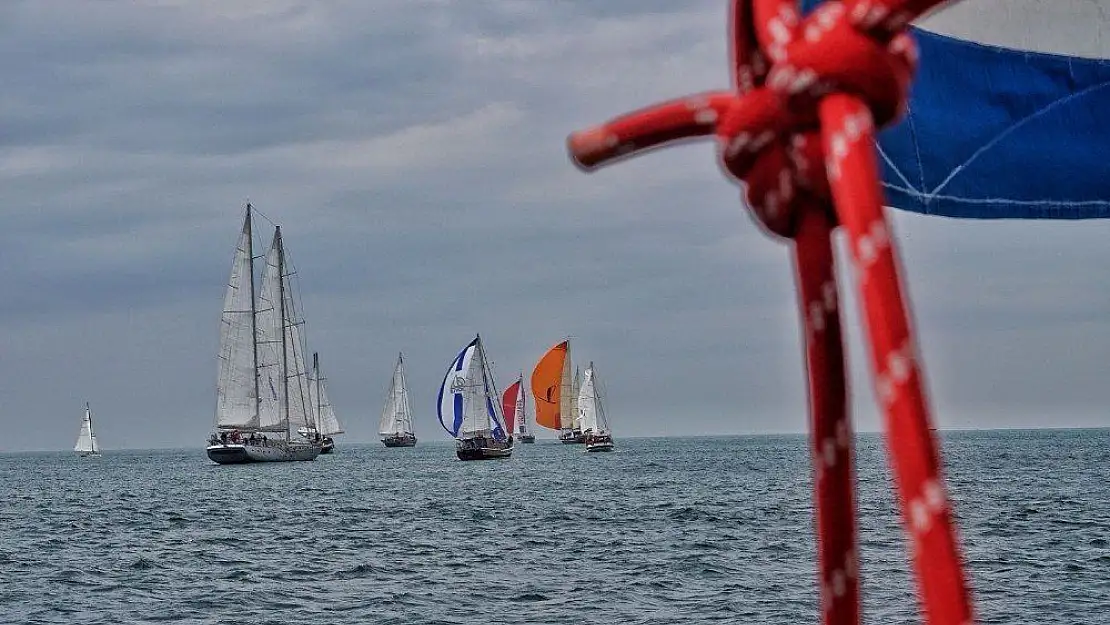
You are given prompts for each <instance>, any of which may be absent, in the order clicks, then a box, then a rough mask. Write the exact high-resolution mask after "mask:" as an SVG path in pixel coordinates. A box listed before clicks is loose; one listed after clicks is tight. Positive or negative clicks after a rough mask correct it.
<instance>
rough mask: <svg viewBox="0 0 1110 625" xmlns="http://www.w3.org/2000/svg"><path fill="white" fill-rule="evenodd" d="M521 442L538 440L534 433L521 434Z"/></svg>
mask: <svg viewBox="0 0 1110 625" xmlns="http://www.w3.org/2000/svg"><path fill="white" fill-rule="evenodd" d="M520 442H522V443H534V442H536V437H535V435H533V434H521V435H520Z"/></svg>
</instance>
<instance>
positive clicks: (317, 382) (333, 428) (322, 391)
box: [301, 352, 343, 454]
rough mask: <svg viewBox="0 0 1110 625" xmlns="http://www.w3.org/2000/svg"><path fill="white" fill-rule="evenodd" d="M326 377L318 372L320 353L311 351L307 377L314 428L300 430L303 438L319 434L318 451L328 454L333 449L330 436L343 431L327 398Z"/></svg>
mask: <svg viewBox="0 0 1110 625" xmlns="http://www.w3.org/2000/svg"><path fill="white" fill-rule="evenodd" d="M326 382H327V378H325V377H324V374H322V373H320V354H318V353H316V352H313V353H312V377H311V378H310V379H309V388H308V390H309V396H310V397H312V406H313V408H314V409H315V413H316V420H315V424H316V428H315V430H312V429H310V428H304V429H303V430H301V432H302V435H303V436H305V438H315V437H316V436H317V435H318V436H320V437H321V438H320V453H322V454H330V453H331V452H332V451H334V450H335V439H333V438H332V437H333V436H335V435H336V434H342V433H343V427H342V426H340V425H339V418H338V417H336V416H335V408H333V407H332V405H331V400H329V399H328V387H327V384H326Z"/></svg>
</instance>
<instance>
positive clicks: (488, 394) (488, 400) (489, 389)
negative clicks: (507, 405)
mask: <svg viewBox="0 0 1110 625" xmlns="http://www.w3.org/2000/svg"><path fill="white" fill-rule="evenodd" d="M477 360H478V366H479V367H480V370H479V373H480V375H481V380H482V388H481V389H480V392H481V395H482V409H481V410H477V411H475V412H476V413H477V414H483V415H484V417H483V418H479V422H480V423H481V426H482V427H483V428H484V430H481V431H485V432H490V433H491V434H492V435H493V437H494V438H495V439H497V440H505V439H506V438H508V436H509V434H511V432H506V431H505V415H504V414H503V413H502V409H501V394H500V393H498V392H497V384H496V383H495V382H494V380H493V370H492V369H491V367H490V364H489V360H487V359H486V349H485V347H483V346H482V341H481V339H480V338H479V340H478V359H477Z"/></svg>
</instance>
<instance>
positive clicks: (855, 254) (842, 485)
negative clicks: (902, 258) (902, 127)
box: [568, 0, 972, 625]
mask: <svg viewBox="0 0 1110 625" xmlns="http://www.w3.org/2000/svg"><path fill="white" fill-rule="evenodd" d="M942 2H943V0H843V1H834V2H826V3H825V4H823V5H821V6H820V7H818V8H817V9H816V10H815V11H813V12H812V13H811V14H810V15H808V16H806V17H805V18H804V19H803V18H802V16H801V15H800V13H799V11H798V7H797V5H796V2H795V0H733V2H732V24H731V71H732V78H733V89H731V90H728V91H712V92H706V93H701V94H697V95H693V96H688V97H685V98H680V99H677V100H672V101H669V102H664V103H661V104H657V105H655V106H651V107H648V108H645V109H641V110H639V111H636V112H633V113H630V114H627V115H624V116H621V117H618V118H616V119H614V120H611V121H609V122H607V123H605V124H603V125H601V126H598V127H595V128H591V129H588V130H583V131H581V132H576V133H573V134H572V135H571V136H570V137H569V138H568V148H569V151H570V154H571V157H572V159H573V161H574V162H575V164H576V165H578V166H579V167H580V168H582V169H584V170H587V171H589V170H592V169H594V168H596V167H598V166H601V165H604V164H608V163H611V162H613V161H616V160H618V159H620V158H623V157H627V156H633V155H637V154H640V153H642V152H644V151H645V150H648V149H652V148H656V147H660V146H663V145H666V144H669V143H672V142H674V141H678V140H682V139H688V138H694V137H709V136H712V137H714V138H715V139H716V144H717V153H718V158H719V160H720V164H721V167H722V169H723V170H724V171H725V172H726V173H727V174H728V175H730V176H732V177H733V178H735V179H736V180H738V181H742V182H743V183H744V187H745V190H746V194H747V202H746V204H747V206H748V208H749V210H750V211H751V212H752V214H753V216H754V218H755V220H756V222H757V223H758V224H759V225H760V226H761V227H763V228H764V229H765V230H766V231H768V232H769V233H771V234H773V235H775V236H778V237H782V238H784V239H786V240H790V241H792V242H793V250H794V266H795V278H796V281H797V285H798V294H799V307H800V312H801V317H802V320H803V327H804V332H805V345H806V364H807V372H808V378H809V403H810V429H811V432H812V436H811V444H812V459H813V467H814V473H815V489H814V490H815V494H814V498H815V508H816V525H817V534H818V561H819V564H818V566H819V583H820V589H821V593H820V596H821V614H822V620H823V622H825V623H827V624H829V625H852V624H855V623H858V622H859V619H860V608H859V582H858V573H859V553H858V547H857V540H856V505H855V486H854V481H853V478H854V468H853V459H852V446H851V441H852V437H853V431H852V426H851V422H850V420H849V417H848V409H847V381H846V376H845V358H844V347H843V339H842V332H841V322H840V312H839V305H838V302H837V283H836V275H835V266H834V255H833V248H832V240H831V237H832V233H833V231H834V229H835V228H836V227H837V226H838V225H839V226H843V227H844V230H845V231H846V232H847V234H848V240H849V247H850V250H851V254H850V256H851V260H852V264H853V267H854V269H855V275H856V282H857V287H858V288H859V291H860V294H861V301H862V304H863V308H864V320H865V326H866V328H867V334H868V339H869V343H870V348H871V366H872V369H871V370H872V378H873V382H874V387H875V392H876V395H877V397H878V399H879V402H880V404H881V405H882V408H883V414H884V426H885V431H886V440H887V446H888V450H889V452H890V457H891V461H890V462H891V465H892V467H893V471H894V476H895V482H896V485H897V491H898V501H899V506H900V508H901V511H902V517H903V523H904V525H905V528H906V531H907V533H908V535H909V537H910V545H911V550H912V560H913V563H914V568H915V571H916V578H917V584H918V594H919V598H920V601H921V604H922V609H923V612H924V615H925V619H926V622H927V623H930V624H937V625H940V624H944V625H964V624H966V623H970V622H971V621H972V613H971V601H970V596H969V592H968V589H967V586H966V582H965V579H964V573H963V569H962V564H961V558H960V553H959V548H958V543H957V539H956V531H955V526H954V523H953V521H952V515H951V505H950V503H949V500H948V496H947V494H946V493H945V489H944V486H943V478H942V476H941V474H940V461H939V453H938V449H937V443H936V440H935V439H934V436H933V432H932V428H931V427H930V419H929V412H928V407H927V404H926V400H925V393H924V377H923V371H922V368H921V363H920V361H919V358H918V357H917V349H916V346H915V341H914V337H913V333H912V326H911V322H910V317H909V313H908V309H907V306H906V304H905V301H906V298H905V296H904V295H903V293H902V288H901V283H900V279H899V268H898V258H897V253H896V250H895V241H894V236H893V234H892V232H891V229H890V225H889V224H888V223H887V221H886V217H885V214H884V212H883V208H882V206H883V198H882V191H881V188H880V186H879V180H878V168H877V164H876V160H875V150H874V133H875V128H876V127H882V126H885V125H887V124H890V123H891V122H893V121H894V120H896V119H897V118H898V117H899V116H900V115H901V114H902V112H903V111H904V109H905V105H906V97H907V91H908V88H909V84H910V81H911V79H912V76H913V72H914V69H915V66H916V46H915V44H914V42H913V40H912V38H911V37H910V36H909V34H908V33H907V32H906V31H905V29H906V27H907V25H908V24H909V23H910V22H911V21H912V20H913V19H915V18H916V17H918V16H919V15H921V14H922V13H924V12H925V11H927V10H929V9H931V8H933V7H935V6H937V5H939V4H942Z"/></svg>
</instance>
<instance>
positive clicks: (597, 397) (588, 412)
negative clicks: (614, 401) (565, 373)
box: [578, 362, 609, 434]
mask: <svg viewBox="0 0 1110 625" xmlns="http://www.w3.org/2000/svg"><path fill="white" fill-rule="evenodd" d="M601 395H602V393H601V389H600V388H599V382H598V380H597V371H596V370H595V369H594V363H592V362H591V363H590V366H589V368H587V369H586V373H585V374H584V375H583V376H582V387H581V388H580V389H579V392H578V423H579V427H581V428H582V431H583V432H590V433H592V434H608V433H609V424H608V422H607V421H606V419H605V408H604V406H603V405H602V401H601Z"/></svg>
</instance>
